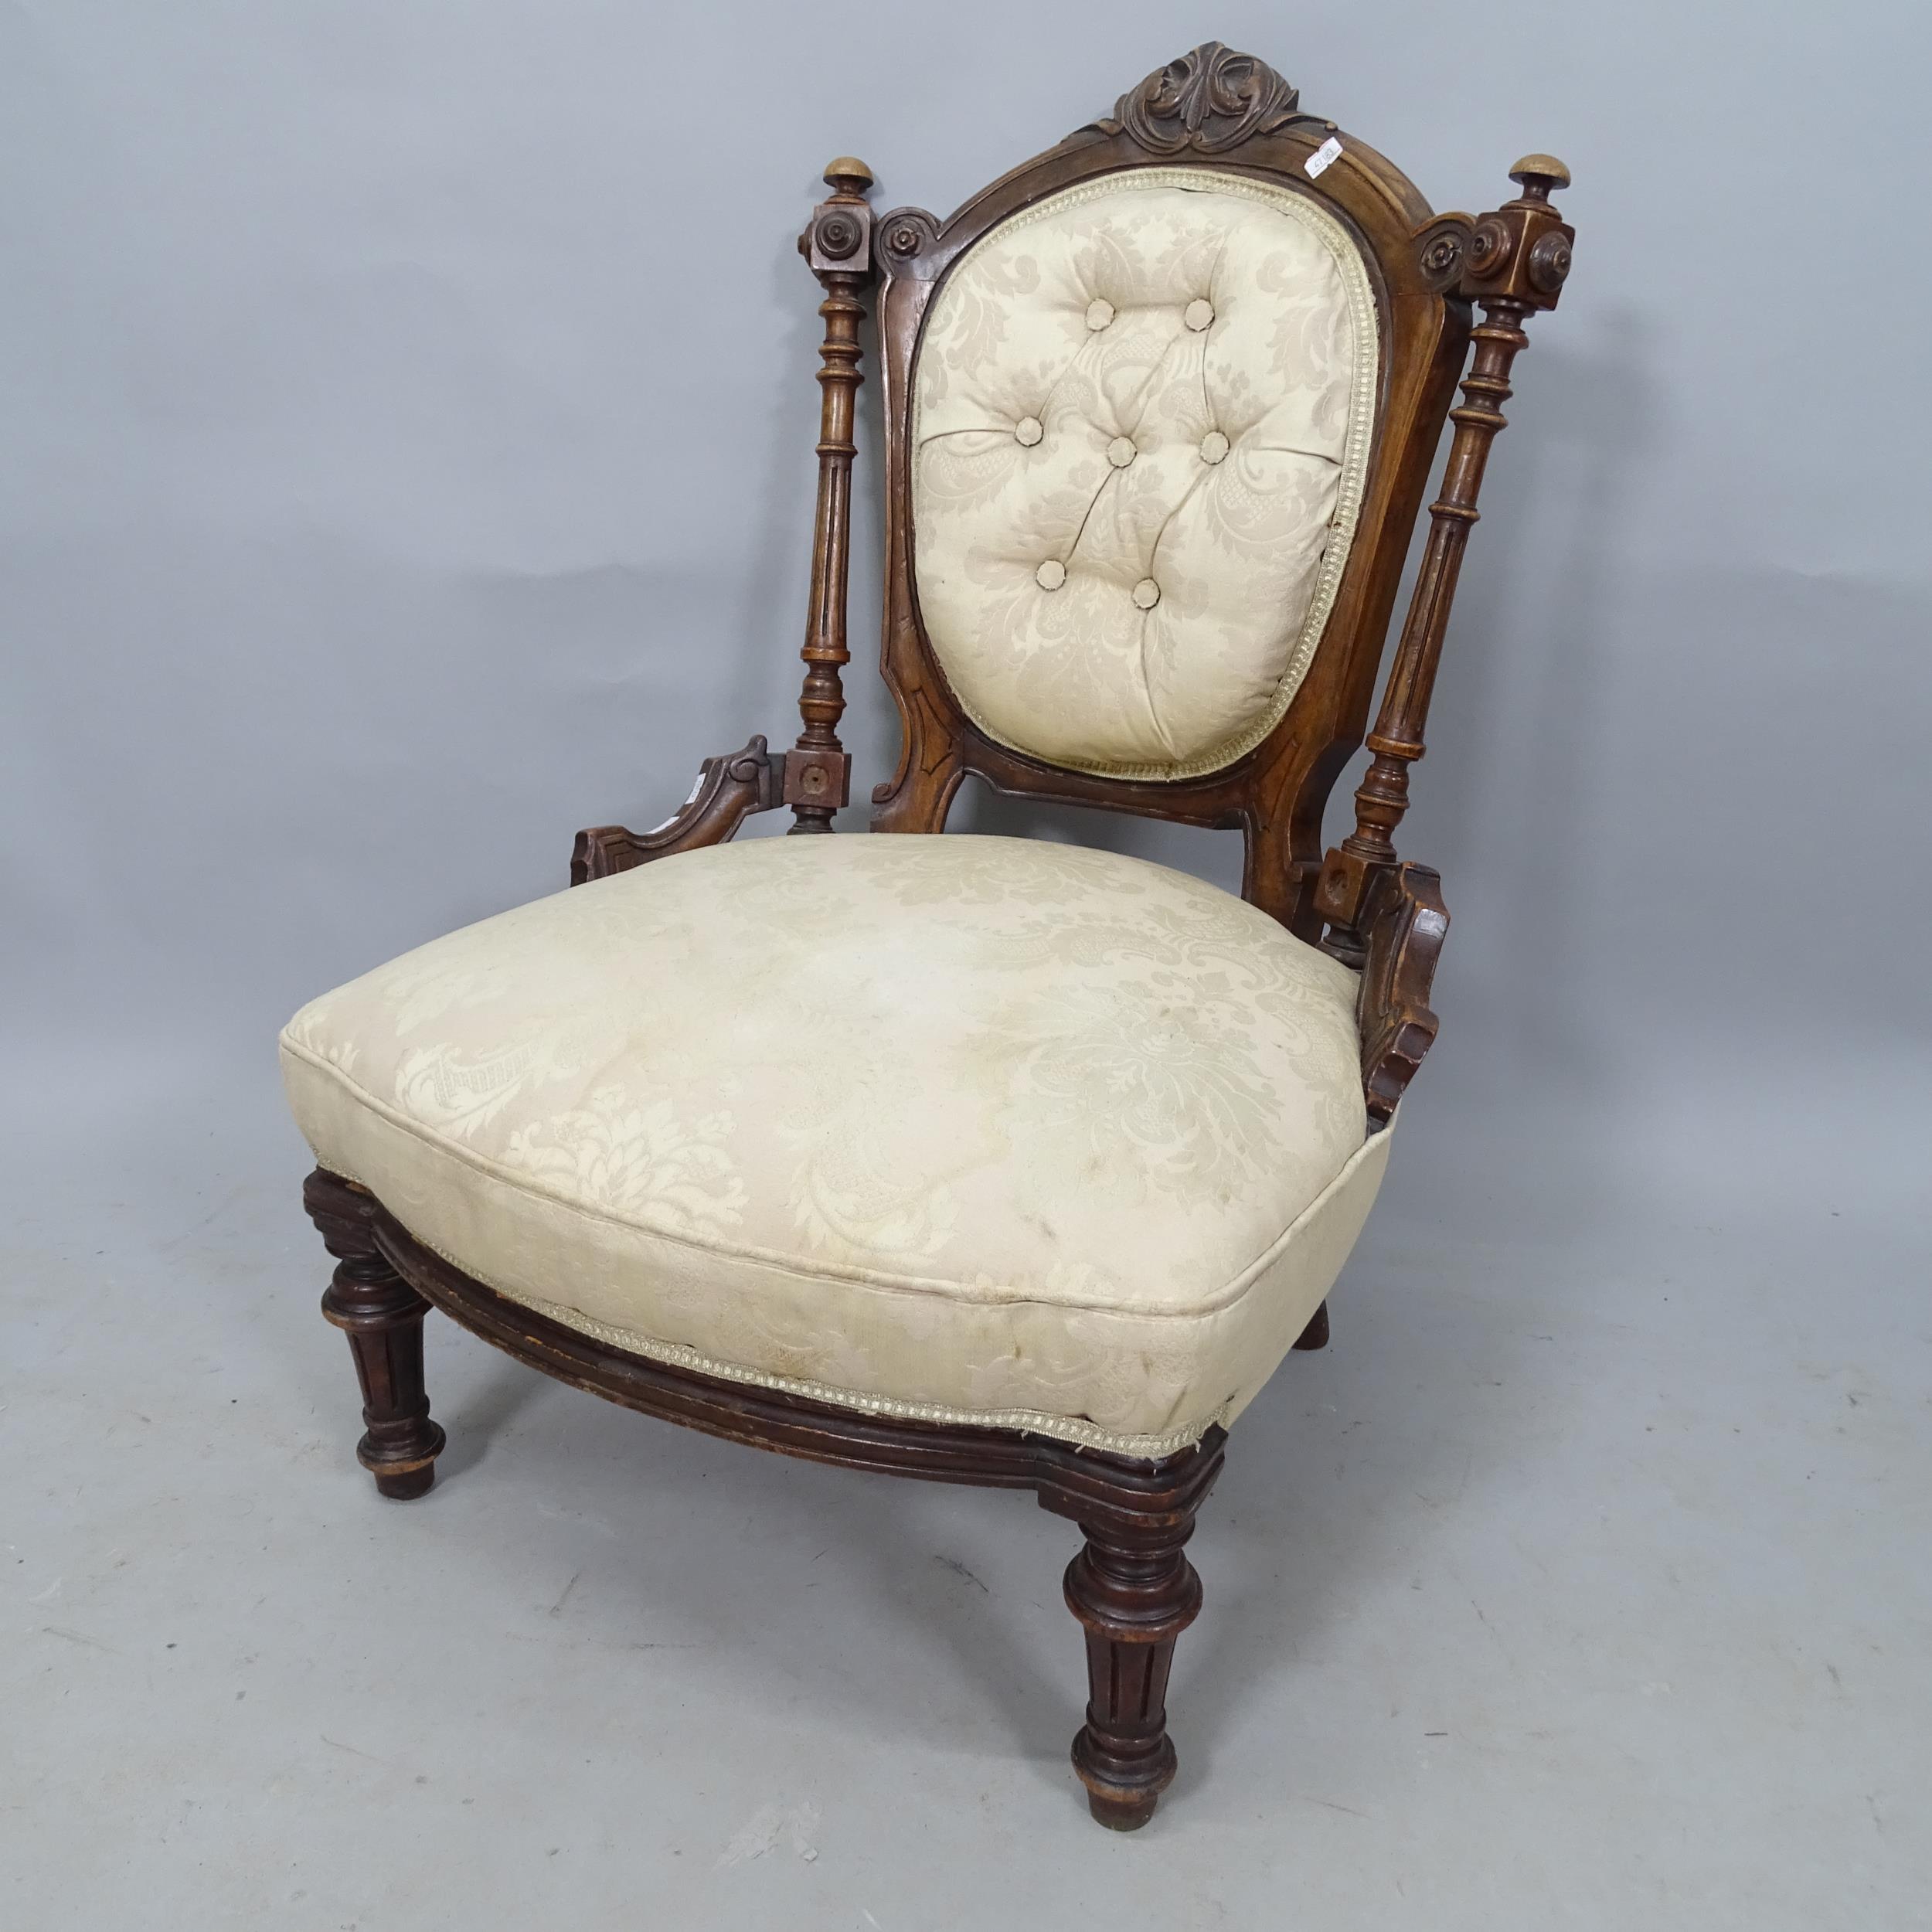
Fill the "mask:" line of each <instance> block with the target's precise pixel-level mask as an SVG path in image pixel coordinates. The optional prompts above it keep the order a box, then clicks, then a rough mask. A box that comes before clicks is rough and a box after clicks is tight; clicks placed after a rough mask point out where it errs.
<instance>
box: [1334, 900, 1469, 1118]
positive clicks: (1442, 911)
mask: <svg viewBox="0 0 1932 1932" xmlns="http://www.w3.org/2000/svg"><path fill="white" fill-rule="evenodd" d="M1448 930H1449V911H1448V908H1447V906H1444V904H1443V903H1442V881H1441V879H1440V878H1439V877H1438V876H1437V874H1436V873H1435V872H1434V871H1433V870H1432V869H1430V867H1429V866H1413V865H1400V864H1398V865H1394V866H1384V867H1383V868H1382V869H1381V870H1380V871H1379V872H1377V873H1376V877H1375V883H1374V884H1373V885H1372V886H1371V887H1370V888H1369V899H1368V903H1367V904H1366V905H1365V906H1363V908H1362V932H1363V935H1364V937H1365V938H1366V942H1367V945H1366V951H1367V957H1366V960H1365V961H1364V962H1363V964H1362V991H1361V993H1360V995H1359V996H1358V998H1357V1002H1356V1007H1355V1012H1356V1017H1357V1019H1358V1021H1359V1025H1360V1027H1361V1032H1362V1090H1363V1092H1364V1093H1365V1094H1366V1095H1367V1097H1368V1102H1369V1118H1370V1119H1371V1120H1372V1121H1374V1122H1375V1123H1376V1125H1377V1126H1378V1127H1379V1126H1381V1125H1382V1124H1383V1123H1385V1122H1386V1121H1387V1120H1388V1118H1389V1116H1390V1115H1391V1114H1393V1113H1394V1112H1395V1111H1396V1102H1397V1101H1398V1100H1400V1099H1401V1098H1402V1091H1403V1088H1404V1087H1406V1086H1407V1085H1408V1084H1409V1083H1410V1080H1413V1079H1414V1077H1415V1073H1416V1069H1417V1067H1419V1066H1420V1065H1421V1064H1422V1056H1423V1055H1424V1054H1425V1053H1427V1052H1428V1050H1429V1049H1430V1046H1432V1045H1433V1044H1434V1041H1435V1037H1436V1016H1435V1014H1434V1011H1433V1010H1432V1009H1431V1008H1430V1005H1429V988H1430V984H1431V982H1432V981H1434V978H1435V976H1436V961H1437V959H1438V958H1439V957H1440V955H1441V952H1442V942H1443V940H1444V937H1445V936H1446V934H1447V932H1448Z"/></svg>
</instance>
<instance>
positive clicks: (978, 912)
mask: <svg viewBox="0 0 1932 1932" xmlns="http://www.w3.org/2000/svg"><path fill="white" fill-rule="evenodd" d="M1354 999H1355V978H1354V976H1353V975H1351V974H1350V973H1349V972H1348V971H1345V969H1344V968H1342V967H1340V966H1339V965H1338V964H1336V963H1335V961H1332V960H1331V959H1329V958H1328V957H1326V956H1325V955H1324V954H1321V953H1318V952H1317V951H1315V950H1314V949H1313V948H1311V947H1307V946H1305V945H1303V944H1301V942H1300V941H1299V940H1295V939H1294V938H1293V937H1291V936H1290V935H1289V934H1287V933H1286V932H1285V931H1284V930H1282V929H1281V927H1278V926H1277V925H1276V924H1275V923H1274V922H1273V921H1272V920H1270V919H1268V918H1267V917H1266V916H1265V915H1264V914H1262V913H1260V912H1258V911H1257V910H1255V909H1254V908H1253V907H1252V906H1247V905H1245V904H1243V903H1242V902H1241V901H1240V900H1236V899H1233V898H1231V897H1230V896H1228V895H1227V894H1226V893H1222V892H1219V891H1217V890H1216V889H1214V888H1213V887H1211V886H1206V885H1205V884H1203V883H1201V882H1199V881H1198V880H1196V879H1190V878H1188V877H1185V876H1183V875H1182V874H1179V873H1176V872H1169V871H1167V870H1165V869H1163V868H1162V867H1159V866H1150V865H1147V864H1145V863H1143V862H1140V861H1138V860H1134V859H1124V858H1122V857H1120V856H1118V855H1115V854H1112V853H1107V852H1094V851H1089V850H1086V849H1080V848H1077V847H1070V846H1064V845H1053V844H1050V843H1047V842H1041V841H1027V840H1015V839H1000V838H968V837H962V836H959V835H951V836H944V837H936V838H935V837H888V836H880V837H873V838H866V837H859V838H827V839H813V840H783V839H756V840H751V841H747V842H743V843H741V844H739V845H731V846H726V847H721V848H717V849H711V850H707V851H702V852H691V853H686V854H684V855H680V856H678V857H674V858H670V859H662V860H659V861H658V862H655V863H654V864H652V865H651V866H648V867H645V868H643V869H640V870H638V871H636V872H630V873H627V874H624V875H621V876H618V877H617V878H614V879H606V880H603V881H600V882H597V883H594V884H593V885H590V886H585V887H583V888H581V889H578V890H577V891H574V892H571V893H566V894H563V895H560V896H558V897H556V898H554V899H549V900H540V901H539V902H537V903H536V904H534V905H532V906H523V907H520V908H519V909H518V910H516V911H515V912H512V913H505V914H504V915H503V916H502V917H500V918H498V919H494V920H485V922H484V923H482V924H481V925H479V926H475V927H470V928H468V930H464V931H463V932H460V933H456V934H451V936H450V937H448V938H447V939H444V940H437V942H435V943H434V944H432V945H430V946H427V947H422V948H421V949H420V950H419V951H417V952H415V953H413V954H409V955H407V956H406V957H404V958H403V959H401V960H399V961H396V962H394V963H393V964H391V965H390V966H388V967H386V968H380V969H379V970H378V971H376V972H373V973H371V974H369V975H367V976H366V977H365V978H362V979H361V980H358V981H352V982H351V983H350V984H349V985H347V986H345V987H343V988H339V989H338V990H337V991H336V992H334V993H332V994H330V995H326V996H325V998H323V999H321V1000H319V1001H317V1002H315V1003H314V1004H312V1005H310V1006H309V1007H307V1008H305V1009H304V1010H303V1011H302V1012H301V1013H300V1014H298V1015H297V1016H296V1018H295V1019H294V1020H293V1021H292V1022H291V1023H290V1025H289V1026H288V1028H287V1030H286V1032H285V1033H284V1043H283V1045H284V1067H285V1070H286V1073H287V1080H288V1085H289V1091H290V1095H291V1100H292V1102H293V1104H294V1108H295V1111H296V1116H297V1118H298V1121H299V1122H300V1124H301V1126H302V1128H303V1130H304V1133H305V1134H307V1135H308V1138H309V1139H310V1141H311V1144H312V1145H313V1146H314V1147H315V1151H316V1154H317V1157H318V1159H319V1160H320V1161H321V1163H322V1165H325V1167H328V1168H331V1169H332V1171H334V1172H338V1173H342V1174H345V1175H348V1176H349V1178H351V1179H357V1180H360V1181H362V1182H364V1183H365V1184H366V1185H369V1186H370V1187H371V1188H372V1189H374V1191H375V1192H376V1193H377V1194H378V1195H379V1196H381V1198H382V1199H383V1200H384V1202H386V1204H387V1205H388V1206H389V1207H390V1209H391V1210H392V1211H393V1212H394V1213H396V1214H397V1215H398V1216H399V1217H400V1218H401V1219H403V1221H404V1223H405V1224H406V1225H407V1226H410V1228H411V1230H412V1231H413V1232H414V1233H417V1235H418V1236H419V1238H421V1239H423V1240H426V1241H427V1242H429V1243H430V1244H431V1245H433V1246H436V1247H439V1248H440V1250H442V1251H443V1252H444V1253H448V1254H449V1255H450V1256H451V1258H452V1259H453V1260H455V1261H456V1262H457V1264H458V1265H460V1266H461V1267H464V1268H465V1269H467V1270H468V1271H469V1272H471V1273H472V1274H476V1275H478V1277H480V1278H481V1279H483V1280H485V1281H490V1282H492V1284H494V1285H495V1286H497V1287H500V1288H502V1290H503V1291H505V1293H508V1294H512V1295H515V1296H518V1297H519V1298H522V1299H525V1300H527V1301H531V1302H532V1303H533V1304H543V1305H544V1306H546V1307H548V1308H551V1309H552V1311H556V1310H557V1309H559V1308H562V1309H564V1310H566V1311H574V1314H573V1315H566V1318H576V1319H578V1320H580V1321H582V1322H583V1323H586V1324H590V1325H597V1324H602V1325H604V1327H607V1328H612V1329H614V1330H620V1331H621V1332H623V1333H624V1334H625V1335H628V1336H629V1337H631V1338H632V1342H633V1345H635V1346H637V1347H638V1349H640V1350H641V1351H642V1352H646V1353H649V1352H653V1351H656V1352H660V1353H662V1352H666V1351H672V1352H675V1351H676V1350H683V1351H686V1352H692V1351H695V1352H696V1353H697V1354H698V1355H702V1357H703V1358H704V1359H705V1360H706V1361H707V1362H710V1363H712V1364H713V1366H714V1367H715V1368H716V1369H717V1371H718V1372H724V1373H738V1372H742V1373H744V1374H747V1375H754V1376H765V1377H770V1376H780V1377H781V1378H782V1377H789V1378H791V1379H792V1380H794V1381H796V1382H798V1383H800V1385H801V1386H803V1385H804V1383H811V1384H812V1385H813V1386H830V1387H833V1388H838V1389H845V1390H846V1391H847V1392H849V1394H850V1395H851V1396H852V1397H853V1399H854V1400H856V1401H859V1403H860V1406H864V1404H865V1403H866V1402H871V1403H881V1402H896V1403H909V1402H910V1403H924V1404H926V1405H927V1406H928V1407H934V1406H936V1407H937V1408H939V1409H945V1410H947V1411H948V1413H951V1412H952V1411H954V1410H957V1411H959V1412H961V1413H968V1412H970V1413H982V1412H988V1413H989V1412H991V1411H992V1410H995V1409H997V1410H1001V1411H1002V1413H1003V1412H1005V1411H1008V1410H1015V1411H1017V1410H1026V1413H1029V1414H1037V1415H1039V1416H1041V1417H1045V1418H1046V1420H1044V1421H1043V1422H1041V1423H1039V1426H1041V1427H1047V1426H1048V1425H1049V1423H1053V1420H1054V1418H1055V1417H1058V1423H1057V1425H1056V1426H1058V1427H1060V1429H1061V1432H1062V1433H1068V1432H1071V1433H1073V1434H1075V1435H1076V1436H1077V1437H1080V1439H1096V1440H1097V1439H1099V1437H1107V1439H1109V1440H1113V1439H1114V1438H1116V1437H1118V1438H1121V1439H1125V1438H1126V1437H1136V1438H1138V1437H1141V1436H1143V1435H1145V1436H1148V1437H1153V1436H1155V1435H1160V1436H1162V1437H1163V1438H1164V1439H1165V1437H1166V1436H1170V1435H1172V1432H1173V1431H1174V1430H1175V1429H1176V1428H1177V1427H1181V1428H1192V1429H1193V1430H1194V1431H1195V1433H1196V1434H1198V1433H1199V1429H1200V1428H1202V1427H1206V1422H1207V1420H1212V1419H1213V1417H1215V1416H1216V1415H1219V1414H1222V1413H1226V1412H1227V1408H1228V1404H1229V1403H1230V1402H1231V1401H1233V1400H1236V1397H1237V1396H1239V1395H1240V1389H1241V1388H1242V1387H1243V1386H1246V1383H1247V1380H1248V1379H1251V1378H1252V1377H1253V1374H1254V1372H1255V1369H1256V1367H1257V1364H1258V1363H1260V1362H1262V1358H1263V1357H1264V1356H1265V1355H1267V1351H1268V1349H1274V1351H1275V1352H1274V1356H1273V1357H1271V1358H1270V1359H1267V1362H1266V1363H1265V1366H1262V1367H1261V1369H1260V1373H1261V1374H1263V1375H1265V1373H1266V1372H1267V1369H1268V1368H1271V1367H1272V1366H1273V1361H1274V1359H1278V1356H1279V1354H1280V1352H1281V1350H1282V1349H1285V1348H1286V1347H1287V1344H1288V1342H1290V1341H1291V1340H1292V1339H1293V1335H1294V1327H1295V1325H1297V1322H1298V1318H1305V1315H1306V1313H1307V1311H1308V1308H1311V1307H1312V1306H1313V1303H1314V1301H1315V1300H1318V1299H1319V1296H1320V1294H1321V1292H1322V1291H1325V1288H1326V1287H1327V1285H1328V1278H1329V1277H1331V1276H1332V1272H1333V1268H1334V1267H1336V1266H1338V1265H1339V1263H1340V1260H1341V1257H1342V1253H1345V1251H1346V1246H1347V1242H1348V1240H1352V1236H1353V1231H1354V1228H1355V1226H1359V1213H1366V1205H1367V1198H1368V1196H1369V1195H1372V1192H1373V1185H1374V1181H1375V1179H1376V1176H1377V1175H1379V1171H1380V1154H1379V1151H1376V1150H1374V1149H1373V1148H1372V1147H1371V1148H1370V1149H1369V1151H1370V1152H1371V1153H1372V1158H1368V1159H1366V1161H1365V1159H1364V1158H1363V1156H1364V1152H1365V1139H1364V1136H1365V1129H1366V1115H1365V1111H1364V1107H1363V1104H1362V1091H1361V1087H1360V1080H1359V1066H1358V1063H1357V1057H1356V1056H1357V1043H1356V1034H1355V1021H1354V1013H1353V1003H1354ZM1379 1138H1381V1137H1378V1139H1379ZM1358 1210H1359V1211H1358ZM1338 1231H1339V1232H1338ZM1304 1304H1305V1305H1304ZM598 1332H601V1330H599V1331H598ZM1257 1336H1258V1337H1259V1338H1260V1339H1259V1340H1257ZM1277 1343H1278V1346H1277ZM1121 1347H1126V1348H1128V1350H1129V1353H1128V1355H1127V1356H1126V1357H1125V1358H1124V1359H1121V1360H1116V1359H1112V1357H1113V1354H1114V1351H1116V1350H1117V1349H1120V1348H1121ZM1256 1386H1258V1382H1257V1384H1256ZM1029 1426H1032V1425H1029ZM1083 1431H1084V1432H1086V1433H1085V1434H1082V1432H1083ZM1096 1431H1097V1432H1098V1435H1096V1434H1094V1432H1096Z"/></svg>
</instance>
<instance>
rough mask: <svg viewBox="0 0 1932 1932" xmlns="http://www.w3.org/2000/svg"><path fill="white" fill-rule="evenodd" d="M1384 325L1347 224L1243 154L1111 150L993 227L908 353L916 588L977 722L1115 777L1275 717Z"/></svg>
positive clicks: (1253, 729)
mask: <svg viewBox="0 0 1932 1932" xmlns="http://www.w3.org/2000/svg"><path fill="white" fill-rule="evenodd" d="M1376 349H1377V339H1376V309H1375V303H1374V298H1373V296H1372V292H1371V291H1370V288H1369V280H1368V275H1367V273H1366V270H1365V269H1364V268H1363V266H1362V260H1361V257H1360V256H1359V253H1357V251H1356V249H1355V244H1354V243H1353V242H1352V240H1350V239H1349V236H1348V234H1347V233H1346V232H1345V230H1343V229H1342V226H1340V224H1339V223H1337V222H1336V221H1335V219H1333V218H1332V216H1329V215H1328V214H1327V213H1325V211H1324V210H1323V209H1320V208H1318V207H1317V206H1315V204H1314V203H1312V202H1310V201H1308V199H1306V198H1304V197H1303V196H1298V195H1296V194H1295V193H1294V192H1292V191H1291V190H1289V189H1283V188H1276V187H1273V186H1270V185H1267V184H1266V183H1264V182H1257V181H1255V180H1253V179H1249V178H1247V177H1245V176H1242V175H1226V174H1218V173H1214V172H1209V171H1207V170H1204V169H1199V168H1135V169H1131V170H1129V171H1127V172H1122V173H1120V174H1116V175H1105V176H1103V177H1102V178H1100V179H1099V180H1097V181H1094V182H1087V183H1085V184H1084V185H1081V186H1080V187H1077V188H1073V189H1069V190H1067V191H1066V192H1065V193H1063V194H1060V195H1056V196H1052V197H1051V198H1049V199H1046V200H1043V201H1041V202H1036V203H1035V204H1034V205H1033V206H1032V207H1030V208H1028V209H1024V210H1023V211H1022V212H1021V213H1019V214H1017V215H1015V216H1012V217H1010V218H1009V219H1007V220H1006V221H1005V222H1003V223H1001V224H1000V225H999V226H998V227H996V228H995V229H993V230H991V231H990V232H989V233H987V234H986V235H985V236H982V237H981V240H979V241H978V242H977V243H975V244H974V245H973V247H971V249H969V250H968V251H967V253H965V254H964V255H963V256H962V257H961V258H960V260H959V261H958V262H957V264H955V265H954V267H953V270H952V271H951V274H949V275H948V276H947V279H946V281H945V282H944V284H943V285H942V286H941V287H940V290H939V291H938V293H937V295H936V296H935V297H934V301H933V304H932V308H931V309H930V312H929V313H928V315H927V320H926V326H925V332H924V334H923V337H922V338H921V341H920V348H919V352H918V358H917V362H916V363H915V365H914V367H913V380H912V392H913V395H912V400H913V420H912V445H913V562H914V571H915V581H916V583H917V587H918V592H919V601H920V615H921V617H922V618H923V621H924V624H925V628H926V634H927V637H928V638H929V639H930V641H931V644H932V648H933V650H934V653H935V654H936V655H937V658H938V659H939V662H940V665H941V667H942V668H943V669H944V672H945V674H946V677H947V682H948V683H950V684H951V686H952V689H953V692H954V696H956V697H957V699H958V700H959V702H960V703H961V706H963V707H964V709H965V711H966V713H967V715H968V716H969V717H971V719H972V720H973V722H974V723H975V724H977V725H978V726H979V727H980V729H981V730H982V731H984V732H985V733H986V734H987V735H988V736H989V737H992V738H994V739H995V740H998V742H999V743H1002V744H1004V745H1006V746H1008V747H1011V748H1012V749H1013V750H1017V751H1022V752H1026V753H1030V754H1031V755H1032V756H1033V757H1037V758H1041V759H1044V760H1046V761H1047V762H1048V763H1049V764H1056V765H1061V766H1066V767H1071V768H1073V769H1075V770H1082V771H1090V772H1097V773H1100V774H1104V775H1106V776H1108V777H1120V778H1142V779H1176V778H1185V777H1194V776H1196V775H1197V774H1201V773H1203V772H1209V771H1215V770H1219V769H1220V768H1221V767H1223V766H1225V765H1227V764H1232V763H1233V761H1234V760H1236V758H1239V757H1241V756H1242V754H1243V753H1245V752H1247V751H1249V750H1252V749H1253V747H1254V746H1256V745H1257V744H1259V743H1260V741H1261V740H1263V739H1264V737H1266V736H1267V734H1268V733H1269V732H1270V730H1273V729H1274V726H1275V725H1276V724H1277V723H1279V722H1280V720H1281V716H1282V714H1283V713H1284V712H1285V711H1286V710H1287V707H1288V703H1289V701H1290V700H1291V699H1292V698H1293V696H1294V692H1295V689H1296V687H1297V686H1298V685H1299V684H1300V682H1301V679H1302V678H1303V676H1304V675H1305V673H1306V672H1307V670H1308V664H1309V662H1310V660H1311V658H1312V657H1313V656H1314V655H1315V647H1316V645H1318V643H1319V642H1320V641H1321V629H1322V626H1323V624H1325V622H1326V621H1327V617H1328V611H1329V608H1330V607H1331V605H1332V603H1333V601H1334V598H1335V587H1336V584H1337V583H1338V580H1339V579H1340V577H1341V574H1342V564H1343V563H1344V562H1345V560H1346V557H1347V555H1348V549H1349V539H1350V538H1351V536H1352V534H1353V531H1354V526H1355V515H1356V512H1357V510H1358V509H1359V505H1360V501H1361V496H1362V476H1363V472H1364V471H1365V469H1366V467H1367V463H1368V457H1369V444H1370V440H1371V435H1372V428H1373V420H1374V413H1375V396H1376Z"/></svg>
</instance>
